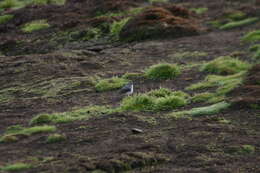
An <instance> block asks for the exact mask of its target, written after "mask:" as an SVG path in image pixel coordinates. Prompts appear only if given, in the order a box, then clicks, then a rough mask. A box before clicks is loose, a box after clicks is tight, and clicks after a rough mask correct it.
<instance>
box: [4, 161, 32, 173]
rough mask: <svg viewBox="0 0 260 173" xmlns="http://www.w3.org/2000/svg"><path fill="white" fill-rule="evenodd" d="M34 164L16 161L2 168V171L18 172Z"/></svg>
mask: <svg viewBox="0 0 260 173" xmlns="http://www.w3.org/2000/svg"><path fill="white" fill-rule="evenodd" d="M31 167H32V165H29V164H26V163H15V164H11V165H7V166H5V167H2V168H0V170H2V171H9V172H17V171H23V170H27V169H30V168H31Z"/></svg>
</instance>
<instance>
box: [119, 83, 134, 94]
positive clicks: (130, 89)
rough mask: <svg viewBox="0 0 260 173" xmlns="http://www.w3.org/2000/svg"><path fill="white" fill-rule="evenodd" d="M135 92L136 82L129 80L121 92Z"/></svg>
mask: <svg viewBox="0 0 260 173" xmlns="http://www.w3.org/2000/svg"><path fill="white" fill-rule="evenodd" d="M133 92H134V84H133V82H129V83H128V84H126V85H125V86H124V87H123V88H121V90H120V93H123V94H126V95H128V96H129V95H131V94H133Z"/></svg>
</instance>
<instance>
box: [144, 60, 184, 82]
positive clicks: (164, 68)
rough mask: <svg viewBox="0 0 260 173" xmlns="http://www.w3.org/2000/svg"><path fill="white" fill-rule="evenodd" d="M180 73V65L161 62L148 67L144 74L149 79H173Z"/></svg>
mask: <svg viewBox="0 0 260 173" xmlns="http://www.w3.org/2000/svg"><path fill="white" fill-rule="evenodd" d="M180 73H181V70H180V67H178V66H177V65H176V64H168V63H161V64H156V65H153V66H151V67H149V68H148V69H147V70H146V71H145V76H146V77H147V78H149V79H155V80H156V79H162V80H166V79H173V78H175V77H177V76H178V75H179V74H180Z"/></svg>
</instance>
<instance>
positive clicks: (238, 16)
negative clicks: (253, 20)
mask: <svg viewBox="0 0 260 173" xmlns="http://www.w3.org/2000/svg"><path fill="white" fill-rule="evenodd" d="M227 18H229V19H231V20H242V19H245V18H246V13H244V12H242V11H234V12H232V13H229V14H228V15H227Z"/></svg>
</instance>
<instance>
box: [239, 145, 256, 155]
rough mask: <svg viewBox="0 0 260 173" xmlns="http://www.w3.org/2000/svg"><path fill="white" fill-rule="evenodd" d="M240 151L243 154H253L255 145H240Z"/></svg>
mask: <svg viewBox="0 0 260 173" xmlns="http://www.w3.org/2000/svg"><path fill="white" fill-rule="evenodd" d="M241 152H242V153H245V154H254V153H255V147H254V146H253V145H242V148H241Z"/></svg>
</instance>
